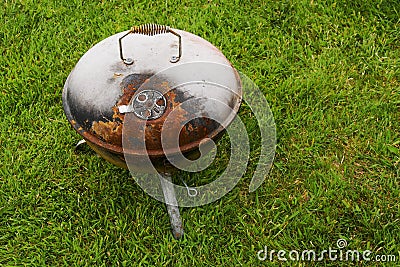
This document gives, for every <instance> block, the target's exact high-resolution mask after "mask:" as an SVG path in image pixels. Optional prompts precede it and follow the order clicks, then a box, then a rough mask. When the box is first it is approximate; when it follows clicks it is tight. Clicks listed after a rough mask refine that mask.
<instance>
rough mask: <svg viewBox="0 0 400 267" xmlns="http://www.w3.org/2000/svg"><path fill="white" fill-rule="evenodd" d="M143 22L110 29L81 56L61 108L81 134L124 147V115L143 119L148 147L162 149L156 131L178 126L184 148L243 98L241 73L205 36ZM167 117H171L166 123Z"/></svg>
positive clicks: (218, 127) (218, 126)
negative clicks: (128, 27) (119, 29)
mask: <svg viewBox="0 0 400 267" xmlns="http://www.w3.org/2000/svg"><path fill="white" fill-rule="evenodd" d="M146 27H147V30H146V28H145V27H142V28H135V27H134V28H132V29H131V30H130V31H125V32H121V33H118V34H115V35H113V36H110V37H108V38H106V39H104V40H103V41H101V42H99V43H98V44H96V45H95V46H93V47H92V48H91V49H89V50H88V51H87V52H86V53H85V54H84V55H83V56H82V58H81V59H80V60H79V61H78V63H77V64H76V66H75V67H74V69H73V70H72V71H71V73H70V74H69V76H68V78H67V80H66V82H65V85H64V90H63V105H64V111H65V113H66V115H67V117H68V120H69V121H70V123H71V124H72V126H73V127H74V128H75V130H76V131H77V132H78V133H80V134H81V135H82V136H83V137H84V138H85V139H87V140H88V141H90V142H92V143H95V144H97V145H100V146H102V147H104V148H106V149H109V150H111V151H114V152H117V153H122V151H123V149H122V134H123V131H122V129H123V125H124V120H125V116H126V115H129V116H130V118H131V119H130V121H131V122H132V121H133V123H131V122H130V124H129V125H130V127H131V125H134V124H135V123H134V122H135V120H137V122H138V125H139V124H140V125H145V126H146V129H145V131H146V134H145V138H146V140H145V141H146V148H147V154H149V155H153V156H162V155H163V154H164V152H165V151H164V150H163V147H162V144H161V132H166V134H165V136H169V134H168V131H171V136H172V135H175V134H172V132H176V131H177V130H179V131H180V134H179V146H180V150H181V152H184V151H187V150H191V149H193V148H195V147H197V146H198V144H199V142H200V141H201V140H202V139H204V138H213V137H215V136H217V135H218V134H219V133H220V132H221V131H223V130H224V128H225V127H226V126H227V125H228V124H229V123H230V122H231V121H232V120H233V118H234V116H235V115H236V112H237V111H238V109H239V106H240V102H241V95H242V94H241V83H240V78H239V76H238V74H237V72H236V70H235V69H234V68H233V67H232V66H231V64H230V62H229V61H228V60H227V59H226V58H225V56H224V55H223V54H222V53H221V52H220V51H219V50H218V49H217V48H216V47H215V46H213V45H212V44H210V43H209V42H208V41H206V40H204V39H203V38H201V37H199V36H196V35H194V34H191V33H189V32H186V31H182V30H176V29H170V28H168V27H166V26H158V25H146ZM157 27H158V28H157ZM131 33H139V34H131ZM158 33H159V34H158ZM161 33H163V34H161ZM170 33H172V34H170ZM148 35H152V36H148ZM153 35H154V36H153ZM227 107H228V108H227ZM132 114H134V116H132ZM171 116H172V118H171ZM168 117H169V118H168ZM166 120H168V121H170V122H175V123H172V124H171V123H170V124H169V125H170V126H169V127H166V126H164V127H163V124H164V123H165V121H166ZM143 121H145V123H144V124H143ZM133 128H134V127H133ZM128 130H129V133H130V134H131V135H135V133H136V131H135V130H138V129H135V130H134V129H128ZM139 130H140V129H139ZM142 130H143V129H142ZM138 136H139V135H138ZM140 136H141V135H140ZM138 138H139V137H138ZM170 152H171V153H173V151H170ZM132 153H134V151H132Z"/></svg>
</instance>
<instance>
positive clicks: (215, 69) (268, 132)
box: [122, 62, 276, 207]
mask: <svg viewBox="0 0 400 267" xmlns="http://www.w3.org/2000/svg"><path fill="white" fill-rule="evenodd" d="M156 91H157V92H158V94H156ZM141 92H142V95H141ZM143 92H145V93H143ZM152 92H154V93H152ZM160 93H161V94H162V95H164V96H165V98H162V97H161V96H159V95H160ZM132 99H134V101H133V102H131V104H130V105H131V106H127V107H124V110H126V111H129V110H131V111H132V112H127V113H126V114H125V118H124V126H123V130H122V147H123V150H124V156H125V160H126V163H127V166H128V168H129V170H130V172H131V174H132V176H133V178H134V179H135V181H136V182H137V183H138V184H139V186H140V187H141V188H142V189H143V190H144V191H145V192H146V193H147V194H149V195H150V196H152V197H153V198H155V199H157V200H159V201H161V202H164V203H166V204H171V205H175V206H183V207H195V206H200V205H205V204H208V203H211V202H214V201H216V200H218V199H220V198H221V197H223V196H224V195H226V194H227V193H228V192H230V191H231V190H232V189H233V188H234V187H235V186H236V184H237V183H238V182H239V180H240V178H241V177H242V176H243V175H244V174H245V172H246V170H247V164H248V162H249V158H250V141H249V137H248V133H247V130H246V128H245V124H244V123H243V122H242V121H241V119H240V117H239V116H238V115H237V112H238V107H239V105H240V102H242V103H243V104H244V105H246V106H247V107H249V108H250V109H251V112H252V115H251V116H252V117H254V118H256V120H257V125H258V128H259V130H260V137H261V138H260V141H259V148H258V149H257V150H258V151H257V155H258V162H257V167H256V170H255V171H254V173H253V177H252V179H251V181H250V185H249V191H250V192H253V191H255V190H256V189H257V188H258V187H259V186H260V185H261V184H262V183H263V181H264V180H265V178H266V176H267V174H268V172H269V170H270V168H271V166H272V162H273V159H274V156H275V147H276V128H275V121H274V117H273V114H272V111H271V110H270V108H269V105H268V102H267V101H266V99H265V97H264V95H263V93H262V92H261V91H260V90H259V88H258V87H257V86H256V85H255V83H254V82H253V81H252V80H251V79H250V78H248V77H247V76H246V75H244V74H243V73H240V72H237V71H236V70H234V69H233V68H232V67H231V66H228V65H223V64H218V63H213V62H191V63H186V64H180V65H177V66H174V67H171V68H168V69H166V70H163V71H161V72H159V73H156V74H155V75H153V76H152V77H150V78H149V79H147V80H146V81H145V82H144V83H143V84H142V85H141V86H140V87H139V88H138V90H137V91H136V93H135V95H134V96H133V97H132ZM165 101H166V102H167V103H165ZM138 114H139V115H140V116H138ZM153 115H154V116H153ZM143 116H144V117H147V118H151V119H157V120H158V123H159V122H162V127H161V128H157V129H155V128H154V127H152V124H151V121H149V120H146V119H141V118H142V117H143ZM153 117H154V118H153ZM210 122H211V123H210ZM207 127H208V128H207ZM217 127H218V129H219V130H218V131H221V130H224V131H225V132H226V133H227V134H228V135H229V141H230V151H229V152H230V153H227V154H229V156H230V157H229V161H228V163H227V166H226V167H225V170H224V171H223V173H222V174H220V175H219V176H218V177H212V178H213V181H212V182H210V183H208V184H205V185H201V186H196V187H189V186H187V185H186V183H184V184H185V186H180V185H177V184H174V183H172V182H170V181H168V180H167V179H164V178H163V175H162V174H160V166H158V167H157V166H154V158H156V157H157V156H153V158H151V156H150V155H148V151H149V147H150V148H151V146H153V147H158V146H156V145H154V144H148V142H149V141H150V143H151V142H154V143H157V142H159V140H157V135H158V136H161V145H162V152H163V155H164V156H165V157H166V159H167V160H168V162H169V163H168V164H172V165H173V166H174V167H175V168H176V169H179V170H183V171H187V172H199V171H201V170H204V169H206V168H207V167H208V166H210V165H211V163H212V162H213V160H214V158H215V157H216V156H217V152H216V151H217V148H216V145H215V143H214V139H218V135H217V136H213V135H212V134H213V133H211V132H208V133H207V134H204V131H205V130H203V129H206V131H213V130H212V128H214V129H217ZM182 132H184V135H185V134H186V135H187V136H186V137H185V138H186V139H188V140H190V142H191V143H189V144H188V143H184V144H183V145H182V142H185V140H184V139H182V135H181V133H182ZM152 133H153V134H152ZM196 136H199V138H200V139H202V140H201V142H200V144H199V151H200V157H199V158H197V159H195V160H193V159H188V158H187V157H186V156H187V155H186V154H184V153H182V152H181V150H182V148H184V147H185V145H186V147H187V146H188V145H191V144H192V143H195V141H198V140H195V139H196ZM204 137H205V138H204ZM150 150H151V149H150ZM183 150H184V149H183ZM145 155H147V156H145ZM158 157H160V155H158ZM161 168H162V167H161ZM144 172H145V174H143V173H144ZM161 172H163V170H161ZM166 183H167V184H169V186H170V187H171V186H172V187H173V190H174V192H175V195H176V201H175V200H174V203H172V202H171V203H168V200H166V199H165V198H164V195H163V188H162V187H163V184H164V185H165V184H166Z"/></svg>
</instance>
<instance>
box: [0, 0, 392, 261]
mask: <svg viewBox="0 0 400 267" xmlns="http://www.w3.org/2000/svg"><path fill="white" fill-rule="evenodd" d="M133 2H135V3H133ZM224 2H226V3H220V2H219V1H211V0H210V1H182V2H179V1H175V2H172V1H159V2H158V3H155V2H153V1H141V2H140V3H136V1H88V2H83V1H72V0H71V1H67V0H64V1H54V2H50V1H41V3H40V4H38V3H34V1H8V0H3V1H2V3H1V4H0V19H1V24H0V40H1V46H0V49H1V57H0V114H1V123H0V144H1V149H0V161H1V163H0V265H4V266H21V265H34V266H36V265H37V266H59V265H65V266H140V265H143V266H145V265H147V266H270V265H271V266H273V265H279V264H283V263H282V262H279V261H278V260H277V258H276V257H275V261H274V262H270V261H264V262H261V261H259V260H258V259H257V256H256V254H257V251H259V250H261V249H263V248H264V246H267V247H268V249H274V250H279V249H283V250H286V251H289V250H299V251H301V250H304V249H315V250H319V251H320V250H323V249H328V248H329V247H335V246H336V240H337V239H339V238H344V239H346V240H347V241H348V248H349V249H359V250H366V249H369V250H372V251H373V252H374V254H393V255H396V256H397V262H396V263H387V266H396V265H399V264H400V254H399V251H400V206H399V203H400V186H399V180H400V178H399V177H400V170H399V165H400V133H399V131H400V30H399V29H400V21H399V18H400V3H399V2H398V1H397V0H387V1H373V0H363V1H361V0H354V1H344V0H338V1H335V2H333V1H327V3H320V2H322V1H316V0H307V1H305V0H301V1H224ZM142 23H159V24H167V25H171V26H173V27H174V28H179V29H183V30H186V31H189V32H192V33H194V34H197V35H199V36H201V37H203V38H205V39H207V40H209V41H210V42H212V43H213V44H215V45H216V46H217V47H218V48H219V49H221V51H222V52H223V53H224V54H225V55H226V56H227V58H228V59H229V60H230V61H231V62H232V63H233V65H234V66H235V67H236V68H237V69H238V70H240V71H241V72H243V73H244V74H246V75H247V76H249V77H250V78H251V79H252V80H253V81H255V82H256V83H257V85H258V86H259V87H260V89H261V90H262V91H263V93H264V95H265V97H266V99H267V100H268V102H269V103H270V106H271V109H272V111H273V112H274V116H275V120H276V124H277V140H278V145H277V151H276V159H275V162H274V165H273V168H272V170H271V172H270V175H269V176H268V178H267V180H266V181H265V182H264V183H263V185H262V186H261V187H260V188H259V189H258V190H257V191H256V192H254V193H249V192H248V185H249V182H250V179H251V176H252V173H253V171H254V169H255V167H256V165H257V159H258V156H257V155H258V153H259V150H258V143H257V142H258V141H259V138H260V136H259V132H258V128H257V124H256V121H255V119H254V117H253V116H252V115H251V113H250V111H249V109H248V108H247V107H246V105H243V108H242V109H241V111H240V117H241V119H242V120H243V121H244V122H245V124H246V127H247V129H248V132H249V139H250V140H252V143H251V148H252V152H251V162H250V163H249V166H248V171H247V172H246V175H245V177H243V178H242V180H241V182H240V183H239V184H238V185H237V186H236V187H235V189H234V190H232V191H231V192H230V193H229V194H227V195H226V196H225V197H223V198H222V199H220V200H219V201H217V202H215V203H212V204H209V205H206V206H201V207H196V208H184V209H181V213H182V217H183V220H184V225H185V231H186V235H185V238H184V239H183V240H181V241H176V240H174V239H173V238H172V236H171V234H170V229H169V227H170V226H169V219H168V216H167V213H166V209H165V206H164V205H163V204H162V203H159V202H157V201H156V200H154V199H152V198H151V197H149V196H147V195H146V194H145V193H144V192H143V191H142V190H141V188H140V187H139V186H138V185H137V184H135V181H134V179H133V178H131V177H130V175H129V172H128V171H124V170H121V169H118V168H116V167H114V166H112V165H111V164H109V163H107V162H105V161H104V160H102V159H101V158H98V157H96V156H95V154H94V153H92V152H90V151H89V150H86V151H84V152H81V153H75V152H74V149H73V147H74V144H75V143H76V142H77V141H78V140H79V139H80V137H79V136H78V135H77V134H76V133H75V132H74V131H73V130H72V128H71V127H70V125H69V123H68V122H67V120H66V118H65V116H64V114H63V109H62V103H61V92H62V88H63V84H64V82H65V79H66V78H67V76H68V74H69V72H70V71H71V70H72V68H73V66H74V65H75V63H76V62H77V61H78V60H79V58H80V57H81V56H82V55H83V54H84V53H85V51H87V50H88V49H90V47H91V46H93V45H94V44H96V43H97V42H99V41H100V40H102V39H104V38H106V37H108V36H110V35H112V34H115V33H117V32H120V31H123V30H126V29H128V28H129V27H130V26H131V25H138V24H142ZM228 146H229V140H228V139H227V138H224V139H223V140H222V142H221V151H222V152H221V153H222V155H220V159H219V160H220V161H222V163H224V162H225V163H226V162H227V161H228V157H227V156H226V155H225V154H224V152H223V151H224V148H225V149H227V147H228ZM222 165H223V164H222ZM216 173H217V171H216V170H214V169H209V170H207V171H205V172H204V175H205V176H207V175H208V176H211V177H213V175H215V174H216ZM187 179H189V177H187ZM364 264H368V265H370V266H374V265H377V266H380V265H382V264H380V263H373V262H370V263H365V262H353V263H352V262H330V261H329V260H327V261H323V262H318V263H316V262H314V263H313V262H288V263H287V265H295V266H297V265H300V266H305V265H307V266H309V265H318V266H320V265H323V266H338V265H342V266H349V265H360V266H361V265H364Z"/></svg>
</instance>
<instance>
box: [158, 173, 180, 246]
mask: <svg viewBox="0 0 400 267" xmlns="http://www.w3.org/2000/svg"><path fill="white" fill-rule="evenodd" d="M161 176H162V177H164V179H165V180H166V181H165V180H164V179H163V178H160V182H161V187H162V190H163V194H164V199H165V202H166V203H167V204H166V205H167V211H168V215H169V219H170V222H171V228H172V235H173V236H174V238H175V239H180V238H181V237H182V236H183V225H182V220H181V215H180V213H179V208H178V202H177V201H176V196H175V190H174V185H173V184H171V183H172V179H171V175H169V174H166V173H161ZM167 181H168V182H167ZM169 182H171V183H169Z"/></svg>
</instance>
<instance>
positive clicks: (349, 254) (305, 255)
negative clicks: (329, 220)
mask: <svg viewBox="0 0 400 267" xmlns="http://www.w3.org/2000/svg"><path fill="white" fill-rule="evenodd" d="M346 247H347V241H346V240H345V239H338V240H337V241H336V248H332V247H329V248H328V249H324V250H321V251H315V250H313V249H305V250H301V251H300V250H290V251H287V250H274V249H271V250H268V248H267V246H265V247H264V249H262V250H259V251H258V252H257V258H258V259H259V260H260V261H265V260H269V261H274V260H278V261H323V260H330V261H377V262H395V261H397V260H398V259H397V257H396V255H392V254H390V255H389V254H387V255H384V254H374V253H373V252H372V251H371V250H363V251H361V250H351V249H346Z"/></svg>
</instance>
